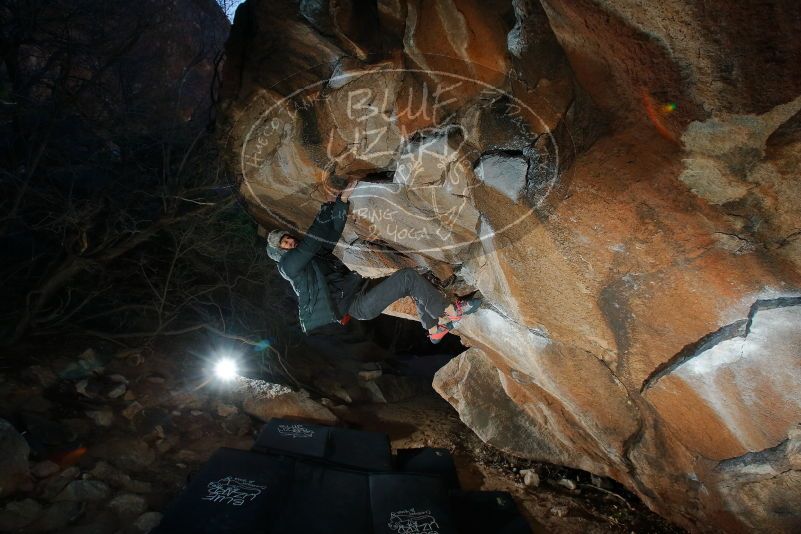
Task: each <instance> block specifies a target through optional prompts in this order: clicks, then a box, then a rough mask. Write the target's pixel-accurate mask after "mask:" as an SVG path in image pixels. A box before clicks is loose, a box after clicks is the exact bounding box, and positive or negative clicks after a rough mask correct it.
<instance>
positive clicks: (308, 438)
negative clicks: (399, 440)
mask: <svg viewBox="0 0 801 534" xmlns="http://www.w3.org/2000/svg"><path fill="white" fill-rule="evenodd" d="M253 450H254V451H257V452H263V453H281V454H291V455H296V456H299V457H303V458H312V459H317V460H323V461H325V462H326V463H328V464H336V465H339V466H342V467H348V468H352V469H362V470H367V471H390V470H392V450H391V448H390V445H389V438H388V437H387V435H386V434H382V433H379V432H366V431H363V430H351V429H347V428H337V427H328V426H323V425H315V424H310V423H299V422H297V421H290V420H287V419H271V420H270V421H269V422H268V423H267V424H265V425H264V426H263V427H262V429H261V432H259V436H258V438H257V439H256V443H255V444H254V445H253Z"/></svg>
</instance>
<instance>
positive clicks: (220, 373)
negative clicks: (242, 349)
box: [214, 358, 239, 382]
mask: <svg viewBox="0 0 801 534" xmlns="http://www.w3.org/2000/svg"><path fill="white" fill-rule="evenodd" d="M214 374H215V375H216V376H217V378H219V379H220V380H222V381H223V382H230V381H231V380H233V379H234V378H236V377H237V376H239V375H238V372H237V365H236V362H235V361H234V360H232V359H231V358H221V359H220V360H219V361H218V362H217V364H216V365H215V366H214Z"/></svg>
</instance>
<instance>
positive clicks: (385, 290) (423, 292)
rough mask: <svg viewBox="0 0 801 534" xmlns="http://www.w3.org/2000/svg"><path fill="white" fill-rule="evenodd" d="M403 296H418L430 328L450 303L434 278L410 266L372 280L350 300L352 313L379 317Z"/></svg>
mask: <svg viewBox="0 0 801 534" xmlns="http://www.w3.org/2000/svg"><path fill="white" fill-rule="evenodd" d="M403 297H412V298H413V299H414V300H415V302H416V303H417V311H418V313H420V322H421V323H423V326H424V327H426V329H429V328H433V327H434V326H436V325H437V323H438V322H439V321H438V319H439V317H441V316H442V315H443V314H444V313H445V308H447V307H448V304H450V302H448V299H446V298H445V295H443V294H442V292H441V291H439V290H438V289H437V288H436V287H434V286H433V285H431V282H429V281H428V280H426V279H425V278H423V276H422V275H420V274H418V273H417V271H415V270H414V269H409V268H406V269H401V270H400V271H396V272H394V273H392V274H391V275H390V276H386V277H384V278H375V279H373V280H369V281H368V283H367V285H365V287H364V288H362V290H361V291H359V293H357V294H356V297H355V298H354V299H353V301H352V302H351V303H350V307H349V308H348V313H349V314H350V316H351V317H353V318H354V319H360V320H363V321H366V320H369V319H375V318H376V317H378V316H379V315H381V312H383V311H384V310H385V309H386V308H387V306H389V305H390V304H392V303H393V302H395V301H396V300H399V299H401V298H403Z"/></svg>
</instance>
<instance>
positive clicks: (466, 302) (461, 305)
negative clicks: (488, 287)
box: [448, 297, 481, 322]
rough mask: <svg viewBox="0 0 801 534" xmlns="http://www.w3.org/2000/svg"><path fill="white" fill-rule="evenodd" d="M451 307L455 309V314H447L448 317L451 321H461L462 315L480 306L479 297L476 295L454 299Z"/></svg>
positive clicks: (468, 313) (472, 311)
mask: <svg viewBox="0 0 801 534" xmlns="http://www.w3.org/2000/svg"><path fill="white" fill-rule="evenodd" d="M453 307H454V308H455V309H456V315H449V316H448V319H450V320H451V321H453V322H456V321H461V320H462V317H464V316H465V315H470V314H471V313H475V312H477V311H478V309H479V308H480V307H481V299H479V298H477V297H470V298H467V299H456V302H454V303H453Z"/></svg>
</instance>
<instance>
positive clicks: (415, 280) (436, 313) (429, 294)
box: [267, 181, 480, 343]
mask: <svg viewBox="0 0 801 534" xmlns="http://www.w3.org/2000/svg"><path fill="white" fill-rule="evenodd" d="M356 183H357V182H355V181H354V182H351V183H350V185H348V186H347V187H346V188H345V189H344V190H342V191H341V192H340V193H339V194H338V195H337V197H336V200H334V201H333V202H326V203H325V204H323V205H322V207H321V208H320V212H319V213H318V214H317V217H316V218H315V219H314V222H313V223H312V225H311V226H310V227H309V230H308V231H307V232H306V237H305V238H303V239H302V240H300V239H298V238H297V237H295V236H293V235H292V233H291V232H289V231H287V230H273V231H272V232H270V233H269V235H268V236H267V251H268V253H269V255H270V257H271V258H272V259H273V260H275V261H276V262H277V263H278V271H279V272H280V273H281V276H283V277H284V278H286V279H287V280H289V282H290V283H291V284H292V289H294V290H295V294H296V295H297V297H298V315H299V317H300V324H301V328H302V329H303V331H304V332H306V333H308V332H311V331H312V330H314V329H315V328H319V327H321V326H324V325H326V324H330V323H334V322H340V323H343V324H344V323H346V322H347V320H348V318H349V317H353V318H354V319H359V320H369V319H374V318H376V317H378V316H379V315H380V314H381V312H383V311H384V309H386V307H387V306H389V305H390V304H392V303H393V302H395V301H397V300H399V299H401V298H403V297H412V298H413V299H414V301H415V302H416V304H417V311H418V312H419V314H420V322H421V323H422V324H423V326H424V327H425V328H426V329H427V330H428V337H429V339H430V340H431V342H432V343H439V342H440V340H441V339H442V338H443V337H445V335H446V334H447V333H448V332H450V331H451V330H452V329H453V327H454V324H455V323H456V322H457V321H459V320H461V319H462V316H464V315H467V314H470V313H473V312H475V311H476V310H478V308H479V305H480V301H479V299H477V298H469V299H456V300H455V301H454V302H453V303H450V302H449V301H448V299H447V298H446V297H445V295H444V294H443V293H442V292H441V291H440V290H438V289H437V288H436V287H434V286H433V285H432V284H431V283H430V282H429V281H428V280H426V279H425V278H424V277H423V276H421V275H420V274H419V273H418V272H417V271H415V270H414V269H409V268H405V269H401V270H399V271H396V272H395V273H393V274H391V275H390V276H386V277H383V278H362V276H361V275H360V274H359V273H357V272H354V271H351V270H350V269H348V268H347V267H346V266H345V264H343V263H342V261H341V260H340V259H339V258H337V257H336V256H335V255H334V254H333V250H334V247H335V246H336V243H337V241H339V238H340V236H341V235H342V230H343V229H344V228H345V222H346V221H347V218H348V208H349V207H350V202H349V200H348V199H349V198H350V196H351V194H352V193H353V190H354V188H355V187H356Z"/></svg>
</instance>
